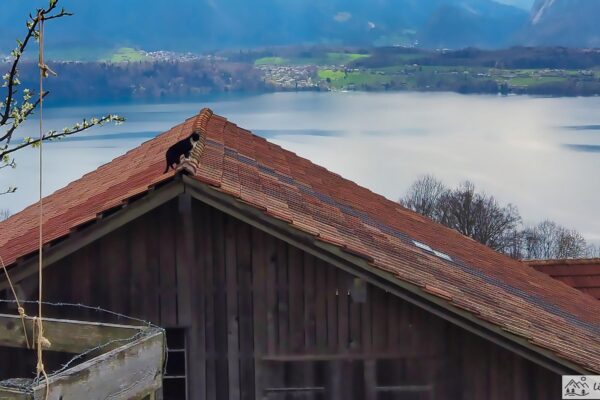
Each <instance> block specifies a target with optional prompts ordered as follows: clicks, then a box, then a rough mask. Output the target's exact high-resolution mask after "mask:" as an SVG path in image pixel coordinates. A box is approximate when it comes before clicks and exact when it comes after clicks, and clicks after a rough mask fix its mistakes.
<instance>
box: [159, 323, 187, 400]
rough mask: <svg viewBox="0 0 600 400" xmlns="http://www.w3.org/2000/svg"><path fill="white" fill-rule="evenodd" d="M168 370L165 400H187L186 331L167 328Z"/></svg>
mask: <svg viewBox="0 0 600 400" xmlns="http://www.w3.org/2000/svg"><path fill="white" fill-rule="evenodd" d="M166 331H167V368H166V370H165V375H164V379H163V399H164V400H185V399H187V398H188V397H187V360H186V358H187V356H186V335H185V329H181V328H167V329H166Z"/></svg>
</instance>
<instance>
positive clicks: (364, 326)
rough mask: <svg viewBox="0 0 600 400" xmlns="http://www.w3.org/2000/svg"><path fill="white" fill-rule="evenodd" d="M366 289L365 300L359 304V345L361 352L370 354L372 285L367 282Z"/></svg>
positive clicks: (371, 345) (371, 346) (371, 338)
mask: <svg viewBox="0 0 600 400" xmlns="http://www.w3.org/2000/svg"><path fill="white" fill-rule="evenodd" d="M366 290H367V301H366V302H365V303H364V304H362V305H361V313H362V314H361V347H362V351H363V353H365V354H371V353H372V351H373V321H372V318H371V308H372V305H373V300H372V299H371V293H372V290H374V287H373V286H371V285H370V284H367V288H366ZM365 368H366V366H365Z"/></svg>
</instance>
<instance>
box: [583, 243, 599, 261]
mask: <svg viewBox="0 0 600 400" xmlns="http://www.w3.org/2000/svg"><path fill="white" fill-rule="evenodd" d="M585 256H586V257H587V258H600V245H595V244H589V245H588V247H587V249H586V250H585Z"/></svg>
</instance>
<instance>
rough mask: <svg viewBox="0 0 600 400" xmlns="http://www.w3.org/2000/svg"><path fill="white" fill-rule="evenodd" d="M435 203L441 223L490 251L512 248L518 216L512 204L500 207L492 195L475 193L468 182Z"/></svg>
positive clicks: (471, 184) (472, 186) (473, 187)
mask: <svg viewBox="0 0 600 400" xmlns="http://www.w3.org/2000/svg"><path fill="white" fill-rule="evenodd" d="M438 203H439V205H438V213H439V217H438V219H439V222H441V223H442V224H444V225H446V226H448V227H450V228H453V229H456V230H457V231H459V232H460V233H462V234H463V235H465V236H469V237H470V238H473V239H475V240H476V241H478V242H479V243H482V244H485V245H486V246H489V247H491V248H492V249H494V250H498V251H503V252H504V251H506V250H507V249H509V248H511V247H512V248H514V241H515V233H514V232H515V231H516V230H517V228H518V226H519V224H520V222H521V216H520V215H519V211H518V210H517V208H516V207H515V206H513V205H512V204H508V205H506V206H501V205H500V204H499V203H498V201H497V200H496V199H495V198H494V197H493V196H488V195H486V194H485V193H477V192H476V191H475V185H474V184H473V183H471V182H468V181H467V182H464V183H463V184H461V185H460V186H459V187H458V188H456V189H454V190H452V191H447V192H445V193H444V194H443V195H442V196H441V198H440V200H439V202H438Z"/></svg>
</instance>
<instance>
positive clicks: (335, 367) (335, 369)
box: [327, 360, 347, 400]
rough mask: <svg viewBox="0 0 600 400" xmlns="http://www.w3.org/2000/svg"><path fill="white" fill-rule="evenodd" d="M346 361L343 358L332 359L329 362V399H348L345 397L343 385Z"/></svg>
mask: <svg viewBox="0 0 600 400" xmlns="http://www.w3.org/2000/svg"><path fill="white" fill-rule="evenodd" d="M343 369H344V362H343V361H341V360H335V361H331V362H330V363H329V364H328V371H327V374H328V379H327V381H328V382H327V383H328V384H327V392H328V393H327V399H328V400H347V399H345V398H344V388H343V385H344V384H345V382H343Z"/></svg>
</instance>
